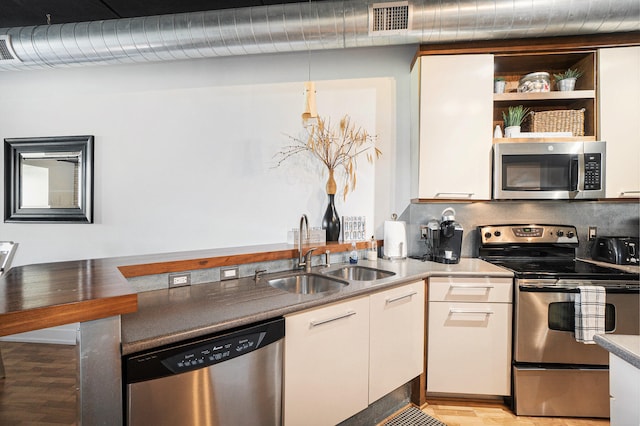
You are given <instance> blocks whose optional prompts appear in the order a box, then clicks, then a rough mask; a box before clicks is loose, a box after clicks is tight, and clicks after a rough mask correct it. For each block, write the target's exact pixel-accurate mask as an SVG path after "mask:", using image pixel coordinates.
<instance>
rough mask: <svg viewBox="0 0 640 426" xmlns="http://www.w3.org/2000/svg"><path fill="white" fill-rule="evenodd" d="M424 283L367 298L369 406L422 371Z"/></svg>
mask: <svg viewBox="0 0 640 426" xmlns="http://www.w3.org/2000/svg"><path fill="white" fill-rule="evenodd" d="M424 288H425V283H424V281H418V282H415V283H412V284H407V285H403V286H401V287H396V288H392V289H390V290H386V291H382V292H380V293H376V294H373V295H371V296H370V314H369V315H370V320H371V323H370V327H369V329H370V342H369V354H370V355H369V403H370V404H371V403H372V402H374V401H376V400H378V399H379V398H381V397H383V396H384V395H386V394H388V393H389V392H391V391H393V390H394V389H396V388H398V387H399V386H402V385H403V384H405V383H407V382H408V381H410V380H412V379H413V378H414V377H417V376H419V375H420V374H422V371H423V369H424V366H423V362H424V339H425V330H424V308H425V299H424Z"/></svg>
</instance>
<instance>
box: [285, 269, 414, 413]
mask: <svg viewBox="0 0 640 426" xmlns="http://www.w3.org/2000/svg"><path fill="white" fill-rule="evenodd" d="M424 295H425V283H424V281H417V282H414V283H410V284H406V285H402V286H399V287H395V288H392V289H389V290H383V291H381V292H378V293H374V294H372V295H371V296H365V297H359V298H356V299H350V300H347V301H345V302H339V303H336V304H332V305H329V306H323V307H320V308H315V309H311V310H308V311H303V312H300V313H295V314H292V315H287V316H286V317H285V345H284V347H285V349H284V423H285V425H286V426H291V425H335V424H337V423H339V422H341V421H343V420H345V419H347V418H349V417H351V416H352V415H354V414H356V413H358V412H360V411H362V410H364V409H365V408H367V406H368V405H369V404H371V403H373V402H374V401H376V400H378V399H379V398H381V397H383V396H385V395H387V394H388V393H389V392H391V391H393V390H395V389H396V388H398V387H400V386H402V385H403V384H405V383H407V382H409V381H410V380H412V379H413V378H415V377H417V376H419V375H420V374H422V371H423V369H424V365H423V362H424V339H425V329H424V324H425V321H424V316H425V297H424Z"/></svg>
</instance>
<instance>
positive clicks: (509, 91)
mask: <svg viewBox="0 0 640 426" xmlns="http://www.w3.org/2000/svg"><path fill="white" fill-rule="evenodd" d="M568 69H574V70H579V71H580V72H581V73H582V75H581V76H580V78H578V80H577V81H576V85H575V89H574V90H572V91H559V90H558V87H557V84H556V81H555V79H554V77H553V76H554V74H560V73H564V72H565V71H567V70H568ZM536 72H546V73H549V77H550V91H548V92H518V86H519V82H520V79H521V78H523V77H524V76H526V75H528V74H531V73H536ZM494 78H496V79H498V78H500V79H503V80H505V82H506V87H505V92H504V93H495V94H494V95H493V127H494V128H495V126H496V125H500V126H501V127H503V125H504V123H503V119H502V113H503V112H504V111H506V110H507V109H508V108H509V107H510V106H517V105H522V106H524V107H526V108H528V109H529V110H530V111H534V112H540V111H555V110H584V135H575V134H574V137H575V136H580V138H581V139H589V140H595V138H596V133H597V132H596V129H597V98H596V93H597V90H596V51H595V50H592V51H584V50H583V51H575V52H572V51H569V52H567V51H563V52H554V51H548V52H535V53H498V54H496V55H495V56H494ZM527 130H529V129H527V124H526V122H525V125H524V126H523V131H527ZM566 130H568V129H562V128H558V129H555V130H554V131H566ZM570 139H573V138H568V140H570ZM537 140H540V139H537Z"/></svg>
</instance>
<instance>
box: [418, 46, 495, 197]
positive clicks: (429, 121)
mask: <svg viewBox="0 0 640 426" xmlns="http://www.w3.org/2000/svg"><path fill="white" fill-rule="evenodd" d="M420 67H421V69H420V82H419V83H420V90H419V91H420V101H419V107H420V111H419V114H420V124H419V125H420V129H419V141H420V142H419V149H420V155H419V158H420V163H419V182H418V196H419V198H463V199H482V200H488V199H490V198H491V148H492V137H493V132H492V129H491V123H492V122H493V55H432V56H423V57H421V58H420Z"/></svg>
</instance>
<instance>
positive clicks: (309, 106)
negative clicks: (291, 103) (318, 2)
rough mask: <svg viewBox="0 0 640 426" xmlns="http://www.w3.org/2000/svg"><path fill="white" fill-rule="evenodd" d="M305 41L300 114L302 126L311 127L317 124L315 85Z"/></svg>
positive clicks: (308, 48)
mask: <svg viewBox="0 0 640 426" xmlns="http://www.w3.org/2000/svg"><path fill="white" fill-rule="evenodd" d="M309 12H311V0H309ZM308 43H309V42H308V41H307V52H308V65H309V68H308V75H307V81H306V82H305V83H304V112H303V113H302V124H303V125H304V126H305V127H306V126H311V125H313V124H316V123H317V122H318V109H317V107H316V84H315V83H314V82H313V81H311V47H309V45H308Z"/></svg>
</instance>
